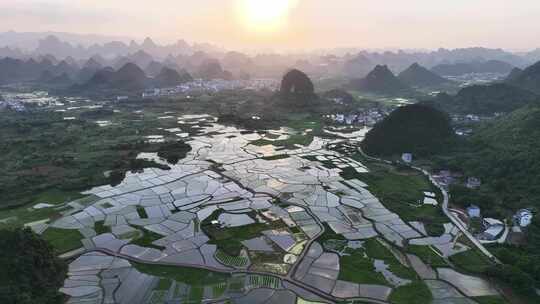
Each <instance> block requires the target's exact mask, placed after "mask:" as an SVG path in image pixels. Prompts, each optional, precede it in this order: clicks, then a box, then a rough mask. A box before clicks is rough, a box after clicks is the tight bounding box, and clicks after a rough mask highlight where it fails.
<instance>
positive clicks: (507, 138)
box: [456, 106, 540, 210]
mask: <svg viewBox="0 0 540 304" xmlns="http://www.w3.org/2000/svg"><path fill="white" fill-rule="evenodd" d="M470 145H471V147H469V148H468V149H467V150H468V151H470V152H469V154H467V155H461V156H460V157H458V158H457V159H456V162H458V163H459V164H456V165H459V166H460V167H462V168H463V169H465V171H468V172H470V174H471V175H475V176H479V177H481V178H482V179H483V180H484V181H485V183H487V184H488V185H491V188H492V189H493V190H494V191H496V192H497V193H498V197H499V198H500V199H501V201H502V202H501V203H503V204H510V205H511V206H501V207H503V208H504V207H510V208H511V209H513V210H517V209H518V208H527V207H530V206H531V205H536V206H538V207H540V106H527V107H524V108H521V109H519V110H517V111H515V112H512V113H510V114H507V115H505V116H503V117H501V118H499V119H496V120H494V121H492V122H490V123H487V124H486V125H485V126H483V127H481V128H480V129H479V130H477V131H476V132H475V134H474V135H473V136H472V138H471V143H470Z"/></svg>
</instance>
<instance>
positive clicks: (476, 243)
mask: <svg viewBox="0 0 540 304" xmlns="http://www.w3.org/2000/svg"><path fill="white" fill-rule="evenodd" d="M358 151H359V152H360V153H361V154H362V155H364V156H365V157H366V158H368V159H371V160H375V161H378V162H383V163H387V164H392V162H391V161H388V160H385V159H381V158H376V157H372V156H369V155H367V154H366V153H364V151H363V150H362V149H361V148H358ZM410 167H411V168H413V169H415V170H417V171H420V172H422V173H423V174H424V175H425V176H426V177H427V178H428V179H429V181H430V182H431V183H432V184H433V185H435V187H437V188H438V189H439V190H441V193H442V194H443V198H444V200H443V205H442V210H443V212H444V214H445V215H446V217H448V218H449V219H450V221H451V222H452V223H453V224H454V225H455V226H456V227H457V228H458V229H459V230H460V231H461V232H462V233H463V235H465V236H466V237H467V238H468V239H469V241H471V243H472V244H473V245H474V246H476V248H477V249H478V250H480V252H481V253H482V254H484V255H485V256H486V257H488V258H489V259H490V260H491V261H493V262H494V263H497V264H501V262H500V261H499V260H498V259H497V258H496V257H495V256H494V255H493V254H491V252H489V250H487V249H486V247H484V245H482V243H480V241H479V240H478V239H476V238H475V237H474V235H472V234H471V233H470V232H469V230H467V227H465V226H463V224H462V223H461V221H460V220H458V219H457V218H456V216H455V215H454V214H452V212H450V210H448V204H449V202H450V195H449V194H448V192H447V191H446V190H445V189H444V188H443V187H442V186H441V185H440V184H439V183H438V182H437V181H436V180H435V178H434V177H433V175H431V174H430V173H429V172H428V171H427V170H425V169H422V168H420V167H415V166H410Z"/></svg>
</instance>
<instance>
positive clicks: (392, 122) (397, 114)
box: [362, 104, 453, 156]
mask: <svg viewBox="0 0 540 304" xmlns="http://www.w3.org/2000/svg"><path fill="white" fill-rule="evenodd" d="M452 137H453V130H452V127H451V126H450V118H449V117H448V115H446V114H445V113H443V112H441V111H439V110H436V109H434V108H431V107H428V106H425V105H419V104H415V105H409V106H405V107H401V108H399V109H397V110H395V111H394V112H392V113H391V114H390V115H389V116H388V117H386V118H385V119H384V120H383V121H381V122H379V123H377V124H376V125H375V126H374V128H373V129H372V130H371V131H369V132H368V134H367V135H366V138H365V140H364V141H363V142H362V148H363V149H364V151H365V152H366V153H368V154H370V155H381V156H390V155H395V154H401V153H413V154H416V155H421V156H427V155H431V154H433V153H435V152H439V151H442V149H443V148H444V146H445V145H446V144H447V143H448V141H449V140H451V139H452Z"/></svg>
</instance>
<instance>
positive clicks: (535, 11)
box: [0, 0, 540, 49]
mask: <svg viewBox="0 0 540 304" xmlns="http://www.w3.org/2000/svg"><path fill="white" fill-rule="evenodd" d="M246 3H247V4H246ZM258 3H259V4H258ZM249 5H251V6H253V7H251V8H248V7H247V6H249ZM283 6H285V7H286V8H285V9H284V8H283ZM239 7H240V9H239ZM274 10H276V11H274ZM7 30H15V31H32V32H37V31H47V30H51V31H64V32H77V33H97V34H109V35H127V36H132V37H135V38H141V37H145V36H150V37H153V38H155V40H156V41H159V42H170V41H174V40H177V39H180V38H183V39H186V40H188V41H199V42H212V43H215V44H218V45H221V46H225V47H228V48H244V47H247V48H261V47H272V48H274V49H302V48H303V49H308V48H332V47H364V48H382V47H401V48H438V47H447V48H453V47H467V46H486V47H502V48H508V49H531V48H536V47H540V0H189V1H188V0H151V1H148V0H0V31H7Z"/></svg>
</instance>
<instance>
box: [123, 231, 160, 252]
mask: <svg viewBox="0 0 540 304" xmlns="http://www.w3.org/2000/svg"><path fill="white" fill-rule="evenodd" d="M162 238H164V236H162V235H160V234H157V233H155V232H152V231H149V230H146V229H144V228H143V229H142V236H141V237H138V238H136V239H134V240H132V241H131V244H133V245H139V246H141V247H147V248H155V249H159V250H163V249H165V247H161V246H156V245H154V244H152V243H153V242H155V241H157V240H159V239H162Z"/></svg>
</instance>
